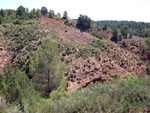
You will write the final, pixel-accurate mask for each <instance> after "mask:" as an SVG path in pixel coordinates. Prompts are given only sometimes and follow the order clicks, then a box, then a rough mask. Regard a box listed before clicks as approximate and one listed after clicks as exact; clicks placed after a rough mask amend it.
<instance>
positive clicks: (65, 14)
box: [63, 11, 68, 19]
mask: <svg viewBox="0 0 150 113" xmlns="http://www.w3.org/2000/svg"><path fill="white" fill-rule="evenodd" d="M67 18H68V13H67V11H64V14H63V19H67Z"/></svg>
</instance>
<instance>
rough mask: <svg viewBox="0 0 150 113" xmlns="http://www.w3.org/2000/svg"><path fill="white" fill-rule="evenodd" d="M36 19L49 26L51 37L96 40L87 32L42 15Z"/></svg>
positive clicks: (85, 41) (75, 40)
mask: <svg viewBox="0 0 150 113" xmlns="http://www.w3.org/2000/svg"><path fill="white" fill-rule="evenodd" d="M38 21H39V22H42V23H43V24H45V26H47V27H48V28H49V30H50V32H51V33H53V34H54V36H53V37H54V38H57V39H63V40H66V41H73V42H79V43H87V42H89V41H92V40H96V38H95V37H94V36H91V35H89V34H88V33H85V32H80V30H79V29H76V28H73V27H69V26H67V25H65V24H63V23H62V22H60V21H57V20H54V19H51V18H46V17H42V18H41V19H39V20H38Z"/></svg>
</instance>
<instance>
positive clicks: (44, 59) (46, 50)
mask: <svg viewBox="0 0 150 113" xmlns="http://www.w3.org/2000/svg"><path fill="white" fill-rule="evenodd" d="M58 52H59V50H58V44H57V43H54V42H51V41H50V40H44V41H43V42H42V45H41V48H40V49H39V50H38V51H37V52H35V54H34V56H33V57H32V59H31V62H30V74H31V75H33V76H36V77H35V78H36V79H35V80H34V83H35V88H36V90H37V91H39V92H41V93H42V94H43V96H49V93H50V92H51V91H53V90H54V89H56V88H57V87H59V86H60V84H61V79H62V75H63V68H64V66H62V65H60V64H59V59H58ZM41 85H44V87H40V86H41Z"/></svg>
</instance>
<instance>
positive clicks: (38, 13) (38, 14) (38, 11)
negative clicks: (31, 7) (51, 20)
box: [36, 9, 41, 18]
mask: <svg viewBox="0 0 150 113" xmlns="http://www.w3.org/2000/svg"><path fill="white" fill-rule="evenodd" d="M36 17H38V18H40V17H41V12H40V10H39V9H38V10H37V11H36Z"/></svg>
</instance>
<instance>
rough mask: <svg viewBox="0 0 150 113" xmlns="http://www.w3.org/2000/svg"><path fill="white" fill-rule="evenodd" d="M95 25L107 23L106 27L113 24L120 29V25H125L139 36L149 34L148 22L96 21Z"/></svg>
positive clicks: (149, 26)
mask: <svg viewBox="0 0 150 113" xmlns="http://www.w3.org/2000/svg"><path fill="white" fill-rule="evenodd" d="M96 23H97V25H101V26H103V25H105V24H107V25H108V28H111V29H112V28H113V27H114V26H116V27H118V29H121V27H122V26H127V27H128V29H129V30H130V31H131V32H132V34H133V35H135V36H141V37H149V36H150V30H149V29H148V28H150V23H145V22H135V21H112V20H110V21H96Z"/></svg>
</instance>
